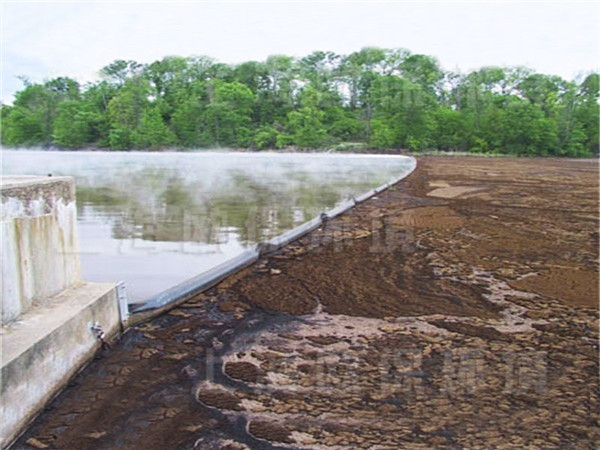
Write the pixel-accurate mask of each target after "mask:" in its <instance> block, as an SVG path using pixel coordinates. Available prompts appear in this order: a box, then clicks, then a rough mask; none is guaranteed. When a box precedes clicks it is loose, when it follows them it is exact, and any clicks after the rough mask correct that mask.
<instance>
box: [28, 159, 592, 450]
mask: <svg viewBox="0 0 600 450" xmlns="http://www.w3.org/2000/svg"><path fill="white" fill-rule="evenodd" d="M432 193H433V195H431V194H432ZM598 386H599V377H598V162H597V161H590V160H586V161H583V160H555V159H509V158H507V159H487V158H437V157H431V158H421V159H419V165H418V168H417V170H416V172H415V173H413V174H412V175H411V176H410V177H409V178H408V179H406V180H405V181H403V182H401V183H399V184H398V185H396V186H394V187H392V188H391V189H389V190H387V191H386V192H384V193H381V194H379V195H378V196H377V197H375V198H372V199H371V200H369V201H367V202H365V203H363V204H361V205H359V206H357V207H356V208H354V209H353V210H351V211H349V212H348V213H346V214H344V215H343V216H341V217H339V218H336V219H334V220H331V221H328V222H327V223H326V225H325V226H324V227H322V228H321V229H320V230H317V231H315V232H313V233H311V234H309V235H307V236H305V237H304V238H302V239H300V240H299V241H297V242H295V243H293V244H292V245H290V246H288V247H286V248H284V249H282V250H280V251H278V252H276V253H274V254H271V255H269V256H267V257H264V258H261V259H260V260H259V261H258V262H257V263H256V264H254V265H253V266H250V267H249V268H247V269H245V270H244V271H242V272H241V273H239V274H237V275H236V276H234V277H230V278H229V279H227V280H226V281H225V282H223V283H221V284H220V285H218V286H217V287H215V288H214V289H212V290H210V291H208V292H206V293H204V294H202V295H199V296H198V297H196V298H194V299H192V300H190V301H189V302H187V303H185V304H183V305H181V306H180V307H178V308H176V309H175V310H173V311H172V313H171V314H167V315H164V316H162V317H159V318H157V319H154V320H153V321H151V322H148V323H146V324H143V325H140V326H138V327H136V328H135V329H133V330H130V331H129V332H128V333H127V334H126V336H125V338H124V339H123V340H122V341H121V342H119V343H118V344H116V345H115V346H114V347H113V349H112V350H110V351H108V352H105V353H104V354H103V355H102V357H101V358H100V359H99V360H97V361H95V362H93V363H92V364H91V365H90V366H89V367H88V368H87V369H86V370H85V371H84V372H83V373H82V374H81V375H80V376H79V377H78V378H77V379H76V380H75V382H74V384H73V386H72V387H70V388H68V389H67V390H66V391H65V392H64V393H63V395H61V396H60V397H59V398H58V399H57V400H56V401H55V402H53V404H52V405H51V406H50V408H49V410H48V411H47V412H45V413H44V414H42V415H41V416H40V418H39V419H38V420H37V421H36V423H35V424H34V425H33V426H32V427H31V428H30V430H28V432H27V433H26V434H25V435H24V437H23V438H22V439H21V440H20V441H19V443H18V446H19V447H18V448H29V446H28V444H27V441H28V440H29V442H30V443H35V444H36V445H38V444H42V445H47V446H48V447H49V448H77V449H92V448H116V447H119V446H121V447H123V448H147V449H154V448H156V449H168V448H193V447H196V448H310V449H319V448H324V449H329V448H331V449H334V448H335V449H339V448H372V449H387V448H390V449H392V448H444V447H447V448H578V449H579V448H597V447H598V445H599V444H600V414H599V412H598V411H599V410H600V408H599V404H598V399H599V396H600V393H599V388H598Z"/></svg>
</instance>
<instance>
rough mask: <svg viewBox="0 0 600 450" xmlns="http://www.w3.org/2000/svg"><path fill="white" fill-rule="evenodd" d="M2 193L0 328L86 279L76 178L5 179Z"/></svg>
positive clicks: (13, 177) (12, 177) (15, 177)
mask: <svg viewBox="0 0 600 450" xmlns="http://www.w3.org/2000/svg"><path fill="white" fill-rule="evenodd" d="M1 192H2V222H1V225H0V227H1V230H0V231H1V239H2V302H1V304H2V315H1V321H0V324H1V323H7V322H10V321H11V320H14V319H16V318H17V317H18V316H19V314H21V313H23V312H25V311H27V310H28V309H29V308H30V307H31V305H32V303H33V302H34V301H42V300H43V299H45V298H47V297H50V296H52V295H55V294H57V293H58V292H60V291H61V290H63V289H66V288H68V287H69V286H73V285H75V284H77V283H79V282H80V281H81V266H80V260H79V247H78V241H77V227H76V223H77V218H76V208H75V187H74V183H73V179H72V178H70V177H32V176H11V177H3V178H2V184H1Z"/></svg>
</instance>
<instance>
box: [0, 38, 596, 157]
mask: <svg viewBox="0 0 600 450" xmlns="http://www.w3.org/2000/svg"><path fill="white" fill-rule="evenodd" d="M100 75H101V78H100V80H99V81H97V82H93V83H88V84H85V85H83V86H82V85H80V84H78V83H77V82H76V81H75V80H73V79H71V78H68V77H59V78H55V79H52V80H49V81H46V82H44V83H31V82H29V81H28V80H27V79H24V78H23V82H24V88H23V89H22V90H21V91H19V92H17V93H16V94H15V100H14V102H13V104H12V105H2V107H1V119H2V128H1V139H2V143H3V144H4V145H5V146H40V145H41V146H55V147H60V148H86V147H99V148H106V149H113V150H129V149H161V148H175V147H176V148H214V147H236V148H254V149H271V148H287V147H296V148H303V149H304V148H305V149H317V148H328V149H335V150H362V149H382V150H383V149H409V150H411V151H421V150H428V149H436V150H441V151H463V152H475V153H504V154H515V155H557V156H591V155H597V154H598V151H599V145H598V136H599V129H598V123H599V114H598V113H599V108H598V91H599V75H598V73H592V74H589V75H588V76H586V77H585V78H582V79H581V80H579V81H578V82H574V81H566V80H564V79H562V78H561V77H559V76H554V75H545V74H540V73H535V72H533V71H532V70H529V69H527V68H523V67H508V68H503V67H484V68H482V69H480V70H477V71H473V72H470V73H468V74H460V73H454V72H450V71H444V70H442V69H441V67H440V65H439V63H438V61H437V60H436V59H435V58H433V57H430V56H426V55H420V54H412V53H411V52H410V51H408V50H405V49H380V48H364V49H362V50H360V51H357V52H354V53H351V54H349V55H338V54H335V53H332V52H321V51H318V52H313V53H312V54H310V55H308V56H306V57H303V58H293V57H290V56H282V55H276V56H270V57H269V58H267V59H266V61H263V62H256V61H249V62H244V63H242V64H238V65H229V64H224V63H220V62H217V61H215V60H213V59H211V58H208V57H178V56H169V57H165V58H163V59H162V60H160V61H155V62H153V63H151V64H140V63H137V62H135V61H124V60H116V61H114V62H113V63H111V64H109V65H108V66H106V67H104V68H102V69H101V70H100Z"/></svg>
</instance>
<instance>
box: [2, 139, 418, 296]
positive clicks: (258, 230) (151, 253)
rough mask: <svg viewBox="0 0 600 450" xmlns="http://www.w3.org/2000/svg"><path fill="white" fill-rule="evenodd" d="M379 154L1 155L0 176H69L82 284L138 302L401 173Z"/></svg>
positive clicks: (400, 163) (401, 164) (405, 165)
mask: <svg viewBox="0 0 600 450" xmlns="http://www.w3.org/2000/svg"><path fill="white" fill-rule="evenodd" d="M412 164H413V161H412V159H411V158H407V157H402V156H387V155H385V156H384V155H348V154H344V155H340V154H325V153H313V154H300V153H269V152H263V153H237V152H228V151H219V152H212V151H210V152H209V151H198V152H185V153H184V152H164V153H150V152H88V151H79V152H57V151H30V150H27V151H25V150H5V149H4V150H3V151H2V173H3V175H16V174H20V175H46V174H50V173H51V174H53V175H56V176H58V175H71V176H73V177H75V182H76V185H77V214H78V223H79V240H80V248H81V262H82V269H83V276H84V279H85V280H86V281H112V282H115V281H121V280H123V281H125V283H126V285H127V291H128V295H129V298H130V301H131V302H140V301H143V300H145V299H147V298H148V297H150V296H152V295H154V294H157V293H159V292H161V291H163V290H166V289H168V288H170V287H172V286H174V285H176V284H178V283H180V282H183V281H185V280H187V279H189V278H191V277H193V276H196V275H198V274H199V273H202V272H204V271H206V270H208V269H210V268H211V267H214V266H216V265H218V264H220V263H222V262H224V261H225V260H227V259H229V258H231V257H233V256H236V255H237V254H238V253H240V252H241V251H243V250H244V249H245V248H247V247H248V246H250V245H252V244H254V243H256V242H260V241H263V240H266V239H269V238H271V237H273V236H276V235H278V234H280V233H282V232H283V231H285V230H288V229H290V228H293V227H295V226H297V225H300V224H301V223H303V222H305V221H307V220H310V219H312V218H313V217H315V216H317V215H318V214H320V213H321V212H323V211H325V210H327V209H329V208H332V207H334V206H335V205H336V204H339V203H341V202H342V201H344V200H347V199H350V198H352V197H353V196H357V195H359V194H361V193H363V192H366V191H367V190H369V189H371V188H373V187H376V186H379V185H381V184H384V183H386V182H388V181H390V180H391V179H393V178H396V177H398V176H401V175H402V174H404V173H406V172H407V171H409V170H410V168H411V167H412Z"/></svg>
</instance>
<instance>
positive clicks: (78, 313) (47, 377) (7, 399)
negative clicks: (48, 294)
mask: <svg viewBox="0 0 600 450" xmlns="http://www.w3.org/2000/svg"><path fill="white" fill-rule="evenodd" d="M95 323H99V324H100V325H102V328H103V330H104V331H105V333H106V336H107V339H108V338H110V337H111V336H115V335H116V334H118V333H119V332H120V330H121V325H120V318H119V306H118V304H117V291H116V289H115V285H114V284H105V283H102V284H101V283H81V284H79V285H77V286H76V287H74V288H71V289H67V290H65V291H63V292H61V293H60V294H58V295H56V296H55V297H53V298H51V299H47V301H46V302H44V304H43V305H41V306H35V307H34V308H32V309H31V310H30V311H28V312H26V313H24V314H22V315H21V316H20V317H19V320H17V321H14V322H12V323H11V324H9V325H8V326H5V327H3V329H2V333H1V334H0V349H1V350H2V352H1V353H2V354H1V355H0V356H1V358H2V370H1V372H0V377H1V378H0V380H1V383H0V384H1V388H0V448H6V447H7V446H8V445H9V444H10V443H11V442H12V441H13V440H14V439H16V438H17V437H18V436H19V434H20V433H21V432H22V431H23V430H24V429H25V428H26V427H27V425H28V424H29V423H30V421H31V420H32V419H34V418H35V416H36V415H37V414H38V412H39V411H40V410H41V409H42V408H43V407H44V405H45V404H46V403H47V402H48V401H49V400H51V399H52V398H53V397H54V396H55V395H56V394H57V393H58V392H59V391H60V390H61V389H62V388H63V387H64V386H65V384H66V383H67V381H68V380H69V378H70V377H71V376H73V375H74V374H76V373H77V371H78V370H79V369H80V368H81V367H82V366H83V365H84V364H85V363H86V362H87V361H88V360H89V359H90V358H91V357H92V355H93V354H94V353H95V352H96V351H97V350H98V348H99V347H100V345H101V344H100V342H99V340H98V339H97V336H96V335H95V334H94V332H93V331H92V330H91V327H92V325H93V324H95Z"/></svg>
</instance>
